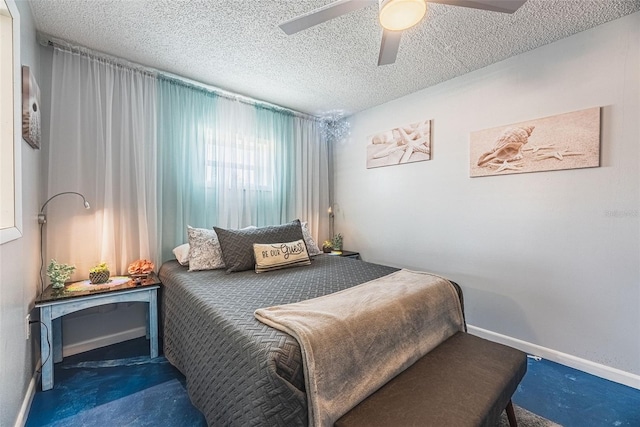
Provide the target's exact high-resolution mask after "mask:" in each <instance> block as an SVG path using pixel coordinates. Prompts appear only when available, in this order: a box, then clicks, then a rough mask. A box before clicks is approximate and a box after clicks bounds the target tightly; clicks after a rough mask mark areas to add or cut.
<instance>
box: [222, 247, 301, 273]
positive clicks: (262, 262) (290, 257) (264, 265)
mask: <svg viewBox="0 0 640 427" xmlns="http://www.w3.org/2000/svg"><path fill="white" fill-rule="evenodd" d="M223 240H224V239H223ZM253 254H254V256H255V258H256V273H264V272H266V271H273V270H280V269H282V268H289V267H298V266H301V265H309V264H311V260H310V259H309V254H308V253H307V247H306V245H305V243H304V241H303V240H302V239H300V240H296V241H295V242H289V243H267V244H259V243H254V244H253Z"/></svg>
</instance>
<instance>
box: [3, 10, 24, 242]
mask: <svg viewBox="0 0 640 427" xmlns="http://www.w3.org/2000/svg"><path fill="white" fill-rule="evenodd" d="M21 77H22V74H21V71H20V15H19V13H18V7H17V6H16V3H15V1H14V0H0V244H2V243H5V242H8V241H10V240H14V239H17V238H19V237H21V236H22V161H21V156H20V154H21V149H22V147H21V141H22V131H21V129H22V128H21V120H22V113H21V112H22V106H21V97H22V89H21V87H22V84H21Z"/></svg>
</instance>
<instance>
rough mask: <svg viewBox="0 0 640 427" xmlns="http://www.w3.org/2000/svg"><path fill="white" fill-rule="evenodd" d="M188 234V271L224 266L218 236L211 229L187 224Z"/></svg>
mask: <svg viewBox="0 0 640 427" xmlns="http://www.w3.org/2000/svg"><path fill="white" fill-rule="evenodd" d="M187 234H188V235H189V271H198V270H214V269H216V268H224V261H223V259H222V251H221V249H220V243H219V242H218V236H217V235H216V232H215V231H213V230H207V229H206V228H193V227H191V226H187Z"/></svg>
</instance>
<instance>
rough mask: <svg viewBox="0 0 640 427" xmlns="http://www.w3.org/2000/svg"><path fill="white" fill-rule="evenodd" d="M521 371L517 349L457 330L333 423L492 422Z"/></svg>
mask: <svg viewBox="0 0 640 427" xmlns="http://www.w3.org/2000/svg"><path fill="white" fill-rule="evenodd" d="M526 370H527V356H526V354H525V353H523V352H521V351H520V350H516V349H514V348H511V347H507V346H505V345H502V344H498V343H494V342H492V341H488V340H485V339H482V338H479V337H476V336H473V335H470V334H468V333H465V332H458V333H456V334H455V335H453V336H452V337H451V338H449V339H447V340H446V341H445V342H443V343H442V344H440V345H439V346H438V347H436V348H435V349H433V350H432V351H431V352H429V353H427V354H426V355H425V356H424V357H422V358H421V359H419V360H418V361H417V362H416V363H414V364H413V365H412V366H410V367H409V368H408V369H406V370H405V371H404V372H402V373H401V374H400V375H398V376H396V377H395V378H393V379H392V380H391V381H389V382H388V383H387V384H385V385H384V386H383V387H382V388H380V389H379V390H378V391H376V392H375V393H374V394H372V395H371V396H369V397H368V398H367V399H365V400H364V401H363V402H361V403H360V404H358V405H357V406H356V407H355V408H353V409H352V410H351V411H349V412H348V413H347V414H345V415H344V416H342V417H341V418H340V419H339V420H338V421H337V422H336V423H335V426H336V427H355V426H367V427H375V426H456V427H464V426H495V425H496V423H497V422H498V419H499V417H500V414H501V413H502V411H503V410H504V409H505V407H506V406H507V403H508V402H509V400H510V399H511V396H512V395H513V393H514V392H515V390H516V388H517V386H518V384H519V383H520V381H521V380H522V377H524V374H525V372H526Z"/></svg>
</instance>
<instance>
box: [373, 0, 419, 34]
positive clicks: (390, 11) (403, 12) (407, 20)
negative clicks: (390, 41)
mask: <svg viewBox="0 0 640 427" xmlns="http://www.w3.org/2000/svg"><path fill="white" fill-rule="evenodd" d="M426 13H427V3H426V2H425V1H424V0H382V1H381V2H380V24H381V25H382V26H383V27H384V28H385V29H387V30H391V31H402V30H406V29H407V28H411V27H413V26H414V25H416V24H417V23H418V22H420V21H421V20H422V18H424V15H425V14H426Z"/></svg>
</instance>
